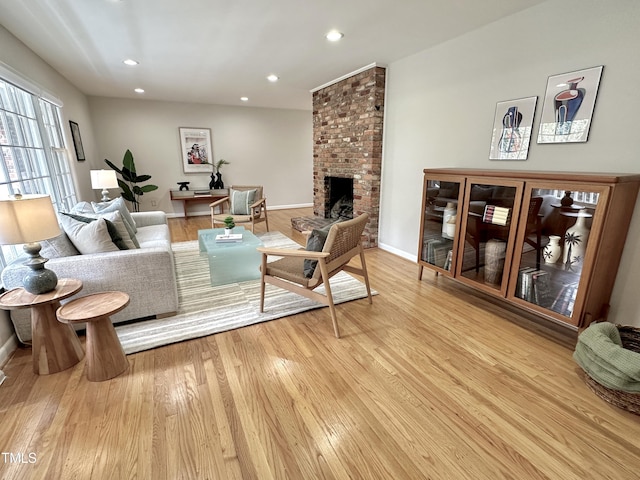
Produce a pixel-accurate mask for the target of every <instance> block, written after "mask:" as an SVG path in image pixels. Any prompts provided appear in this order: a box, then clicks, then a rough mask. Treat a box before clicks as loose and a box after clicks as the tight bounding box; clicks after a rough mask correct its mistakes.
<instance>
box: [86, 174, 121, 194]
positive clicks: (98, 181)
mask: <svg viewBox="0 0 640 480" xmlns="http://www.w3.org/2000/svg"><path fill="white" fill-rule="evenodd" d="M90 173H91V188H93V189H94V190H99V189H106V188H118V178H117V177H116V172H114V171H113V170H91V172H90Z"/></svg>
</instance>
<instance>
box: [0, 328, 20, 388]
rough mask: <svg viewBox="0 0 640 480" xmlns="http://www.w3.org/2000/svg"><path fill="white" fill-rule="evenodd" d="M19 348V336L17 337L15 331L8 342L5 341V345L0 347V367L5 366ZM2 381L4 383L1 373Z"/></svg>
mask: <svg viewBox="0 0 640 480" xmlns="http://www.w3.org/2000/svg"><path fill="white" fill-rule="evenodd" d="M17 349H18V337H16V334H15V333H14V334H13V335H11V336H10V337H9V339H8V340H7V341H6V342H4V345H2V346H1V347H0V367H4V365H5V364H6V363H7V361H8V360H9V359H10V358H11V355H13V352H15V351H16V350H17ZM0 372H1V370H0ZM0 383H2V375H0Z"/></svg>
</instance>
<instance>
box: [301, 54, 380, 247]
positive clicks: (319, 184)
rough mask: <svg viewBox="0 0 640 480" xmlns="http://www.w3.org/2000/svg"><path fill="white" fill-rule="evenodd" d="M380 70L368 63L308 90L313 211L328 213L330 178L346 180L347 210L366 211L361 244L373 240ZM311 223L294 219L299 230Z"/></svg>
mask: <svg viewBox="0 0 640 480" xmlns="http://www.w3.org/2000/svg"><path fill="white" fill-rule="evenodd" d="M385 73H386V72H385V69H384V68H383V67H378V66H372V67H370V68H366V69H363V70H362V71H359V72H356V73H354V74H353V75H351V76H349V77H347V78H344V79H341V80H339V81H336V82H335V83H332V84H330V85H327V86H324V87H320V88H319V89H317V90H315V91H314V92H313V142H314V147H313V213H314V216H315V217H317V218H320V219H325V218H328V217H330V214H331V210H332V207H333V206H334V205H335V202H336V201H338V200H339V199H335V198H332V195H331V192H332V191H333V188H334V187H333V183H331V180H330V179H331V178H337V179H343V181H342V182H341V181H338V182H336V184H337V183H339V184H341V185H342V186H344V185H351V184H352V185H353V191H352V193H351V196H352V199H353V204H352V209H353V216H358V215H360V214H362V213H368V214H369V223H368V224H367V227H366V229H365V231H364V237H365V238H364V239H363V245H364V247H365V248H371V247H376V246H377V245H378V220H379V214H380V175H381V167H382V120H383V114H384V89H385ZM344 180H346V181H344ZM334 196H335V195H334ZM339 196H340V199H342V197H343V196H344V195H342V194H341V195H339ZM340 208H341V209H343V206H342V205H340ZM331 221H335V220H333V219H332V220H331ZM309 223H311V225H309ZM313 223H314V222H313V221H311V222H309V221H307V222H304V219H294V227H295V228H299V229H301V230H304V229H308V228H309V226H311V227H315V226H316V225H317V223H318V222H317V221H316V222H315V223H316V225H313ZM320 223H321V222H320ZM326 223H328V222H326Z"/></svg>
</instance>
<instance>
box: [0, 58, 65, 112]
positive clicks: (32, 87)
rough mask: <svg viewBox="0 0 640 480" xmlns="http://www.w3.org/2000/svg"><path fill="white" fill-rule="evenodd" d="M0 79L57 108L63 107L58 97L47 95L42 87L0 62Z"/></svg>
mask: <svg viewBox="0 0 640 480" xmlns="http://www.w3.org/2000/svg"><path fill="white" fill-rule="evenodd" d="M0 77H1V78H2V79H3V80H5V81H7V82H9V83H11V84H13V85H15V86H16V87H19V88H21V89H23V90H26V91H27V92H29V93H31V94H32V95H35V96H36V97H40V98H42V99H43V100H46V101H47V102H49V103H53V104H54V105H55V106H57V107H62V106H63V102H62V100H60V99H59V98H58V97H56V96H55V95H53V94H51V93H49V92H48V91H47V90H46V89H45V88H44V87H42V86H41V85H38V84H37V83H36V82H34V81H33V80H30V79H28V78H27V77H25V76H24V75H23V74H21V73H20V72H18V71H17V70H16V69H14V68H13V67H11V66H10V65H7V64H6V63H4V62H2V61H0Z"/></svg>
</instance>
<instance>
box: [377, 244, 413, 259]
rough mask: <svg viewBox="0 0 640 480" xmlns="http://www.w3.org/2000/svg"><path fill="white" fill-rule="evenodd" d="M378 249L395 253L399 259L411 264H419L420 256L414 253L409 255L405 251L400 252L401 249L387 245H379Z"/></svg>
mask: <svg viewBox="0 0 640 480" xmlns="http://www.w3.org/2000/svg"><path fill="white" fill-rule="evenodd" d="M378 248H379V249H380V250H384V251H385V252H389V253H393V254H394V255H398V256H399V257H402V258H405V259H407V260H409V261H411V262H414V263H417V262H418V256H417V255H414V254H412V253H407V252H405V251H404V250H400V249H399V248H396V247H392V246H391V245H387V244H385V243H378Z"/></svg>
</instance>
